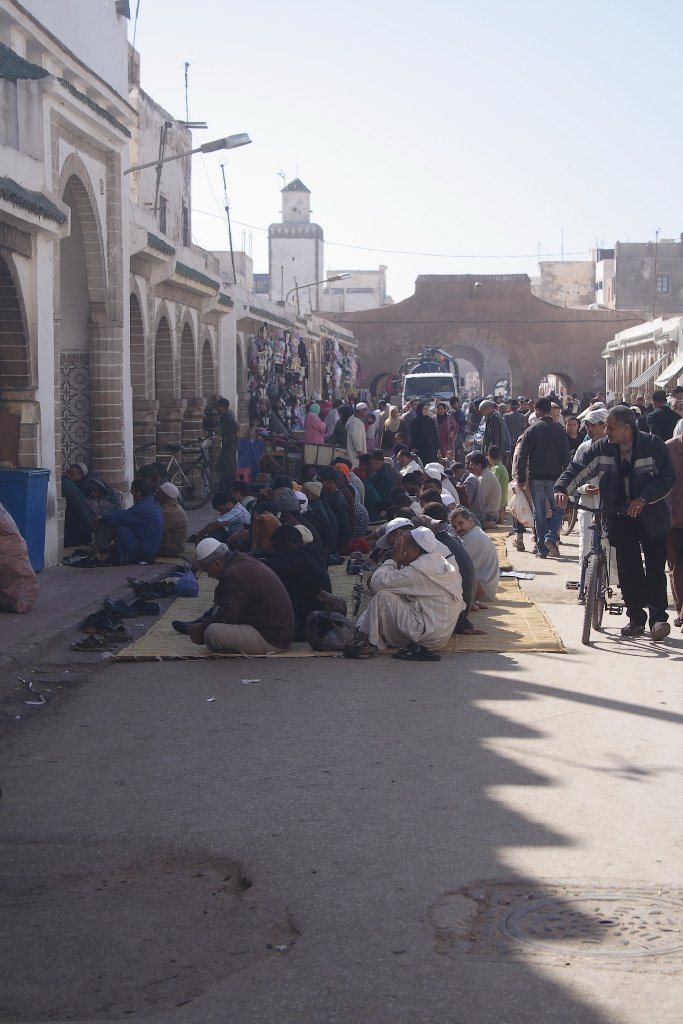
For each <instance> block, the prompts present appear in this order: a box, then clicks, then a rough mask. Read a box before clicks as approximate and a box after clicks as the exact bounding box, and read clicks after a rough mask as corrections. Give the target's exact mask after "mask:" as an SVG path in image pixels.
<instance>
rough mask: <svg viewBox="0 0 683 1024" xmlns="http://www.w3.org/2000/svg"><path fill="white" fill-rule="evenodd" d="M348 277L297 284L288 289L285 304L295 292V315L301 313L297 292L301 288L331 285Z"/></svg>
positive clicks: (342, 275) (345, 275)
mask: <svg viewBox="0 0 683 1024" xmlns="http://www.w3.org/2000/svg"><path fill="white" fill-rule="evenodd" d="M348 277H351V275H350V274H335V275H334V277H326V278H325V280H324V281H309V282H308V284H297V285H295V286H294V288H290V289H289V291H288V292H287V294H286V295H285V303H286V302H287V300H288V299H289V296H290V295H294V293H295V292H296V311H297V313H301V310H300V309H299V292H300V290H301V289H302V288H315V287H316V285H319V284H331V283H332V281H345V280H346V279H347V278H348ZM294 280H295V281H296V278H294Z"/></svg>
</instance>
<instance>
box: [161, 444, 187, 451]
mask: <svg viewBox="0 0 683 1024" xmlns="http://www.w3.org/2000/svg"><path fill="white" fill-rule="evenodd" d="M182 447H183V446H182V445H181V444H165V445H164V451H167V452H179V451H180V450H181V449H182Z"/></svg>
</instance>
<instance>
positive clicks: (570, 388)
mask: <svg viewBox="0 0 683 1024" xmlns="http://www.w3.org/2000/svg"><path fill="white" fill-rule="evenodd" d="M551 393H553V394H556V395H557V396H558V398H565V397H566V396H567V395H572V394H573V393H574V381H573V380H572V378H571V377H570V376H569V374H568V373H565V372H563V371H559V370H554V371H552V372H548V373H545V374H544V375H543V376H542V377H541V379H540V381H539V383H538V395H539V396H544V395H549V394H551ZM529 397H531V398H535V397H536V395H530V396H529Z"/></svg>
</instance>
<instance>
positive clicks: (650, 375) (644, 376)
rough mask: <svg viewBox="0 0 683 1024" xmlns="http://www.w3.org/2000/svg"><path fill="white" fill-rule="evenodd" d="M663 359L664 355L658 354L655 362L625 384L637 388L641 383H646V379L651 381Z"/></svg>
mask: <svg viewBox="0 0 683 1024" xmlns="http://www.w3.org/2000/svg"><path fill="white" fill-rule="evenodd" d="M665 359H666V356H660V357H659V359H658V360H657V362H656V363H653V364H652V366H651V367H650V368H649V369H648V370H645V372H644V373H641V375H640V377H636V379H635V380H632V381H631V383H630V384H628V385H627V386H628V387H629V388H639V387H642V385H643V384H647V383H648V381H651V380H652V379H653V377H654V376H655V374H656V373H657V370H658V369H659V368H660V366H661V365H662V363H663V362H664V360H665Z"/></svg>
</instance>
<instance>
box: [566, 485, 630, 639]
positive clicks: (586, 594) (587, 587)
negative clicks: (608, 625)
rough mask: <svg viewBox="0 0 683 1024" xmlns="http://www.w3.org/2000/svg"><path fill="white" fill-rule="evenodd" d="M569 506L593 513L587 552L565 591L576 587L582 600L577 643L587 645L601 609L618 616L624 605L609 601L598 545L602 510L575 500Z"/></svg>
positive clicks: (605, 568) (606, 573)
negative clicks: (579, 639)
mask: <svg viewBox="0 0 683 1024" xmlns="http://www.w3.org/2000/svg"><path fill="white" fill-rule="evenodd" d="M571 507H573V508H574V509H576V510H577V511H578V510H579V509H583V510H584V511H586V512H591V513H592V515H593V520H592V523H591V526H590V530H591V547H590V551H589V552H588V554H587V555H585V556H584V559H583V564H582V565H581V576H580V579H579V582H578V583H577V582H576V581H569V582H568V583H567V584H566V586H567V590H578V591H579V600H580V601H583V605H584V608H583V628H582V632H581V643H582V644H586V645H587V644H588V643H589V641H590V634H591V629H595V630H599V629H601V628H602V618H603V615H604V613H605V609H607V611H608V613H609V614H610V615H621V613H622V612H623V610H624V606H623V604H622V603H621V602H619V601H612V598H613V596H614V590H613V588H612V587H611V586H610V582H609V559H608V557H607V554H606V553H605V549H604V547H603V545H602V534H603V526H604V519H605V516H606V510H605V509H599V508H590V507H589V506H588V505H581V504H579V503H578V502H571Z"/></svg>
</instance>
